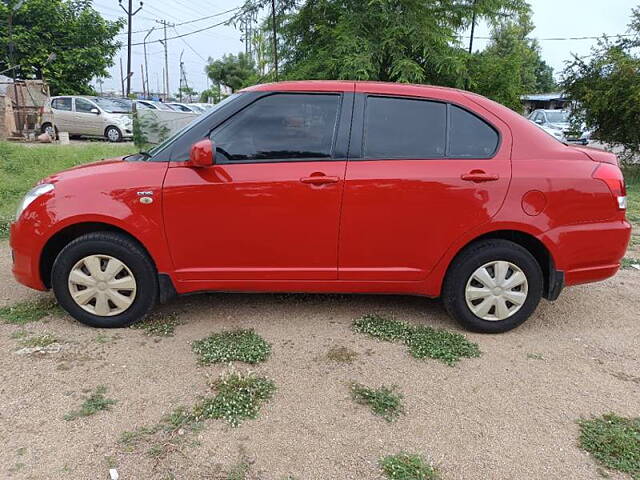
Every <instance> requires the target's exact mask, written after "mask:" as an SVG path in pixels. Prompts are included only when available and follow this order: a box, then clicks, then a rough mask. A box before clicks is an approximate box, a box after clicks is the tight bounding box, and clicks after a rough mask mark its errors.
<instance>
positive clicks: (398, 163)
mask: <svg viewBox="0 0 640 480" xmlns="http://www.w3.org/2000/svg"><path fill="white" fill-rule="evenodd" d="M625 195H626V193H625V186H624V180H623V177H622V174H621V172H620V169H619V168H618V164H617V159H616V157H615V156H614V155H613V154H610V153H606V152H603V151H598V150H593V149H587V148H580V147H576V146H568V145H565V144H563V143H561V142H559V141H557V140H556V139H555V138H553V137H552V136H550V135H548V134H546V133H545V132H544V131H542V130H540V129H539V128H537V127H536V126H535V125H533V124H532V123H531V122H529V121H528V120H527V119H525V118H524V117H522V116H520V115H518V114H517V113H515V112H513V111H511V110H509V109H508V108H505V107H503V106H501V105H499V104H497V103H495V102H492V101H490V100H488V99H486V98H483V97H481V96H478V95H475V94H472V93H469V92H464V91H459V90H453V89H447V88H439V87H430V86H421V85H420V86H419V85H401V84H388V83H367V82H352V81H307V82H285V83H275V84H269V85H258V86H255V87H251V88H248V89H246V90H243V91H241V92H239V93H237V94H234V95H232V96H231V97H229V98H227V99H226V100H225V101H223V102H221V103H220V104H218V105H216V107H215V108H213V109H211V110H209V112H208V113H207V114H205V115H202V116H201V117H199V118H198V119H197V120H196V121H195V122H194V123H192V124H190V125H189V126H188V127H187V128H186V129H184V130H183V131H181V132H179V133H178V134H176V135H175V136H173V137H172V138H170V139H169V140H167V141H165V142H164V143H162V144H160V145H158V146H157V147H155V148H154V149H153V150H151V151H150V152H148V153H139V154H135V155H130V156H128V157H124V158H118V159H113V160H106V161H101V162H97V163H94V164H91V165H85V166H82V167H79V168H75V169H71V170H67V171H65V172H61V173H58V174H56V175H53V176H51V177H49V178H47V179H44V180H42V181H41V182H40V183H39V184H38V185H37V186H36V187H35V188H34V189H33V190H31V191H30V192H29V193H28V194H27V195H26V197H25V199H24V201H23V202H22V204H21V206H20V208H19V211H18V215H17V219H16V222H15V223H14V224H13V225H12V226H11V247H12V249H13V258H14V263H13V272H14V274H15V276H16V278H17V279H18V280H19V281H20V282H22V283H23V284H25V285H27V286H29V287H32V288H35V289H38V290H45V289H49V288H52V289H53V291H54V292H55V295H56V297H57V299H58V302H59V303H60V304H61V305H62V306H63V307H64V308H65V309H66V310H67V311H68V312H69V313H70V314H71V315H72V316H74V317H75V318H76V319H78V320H80V321H81V322H84V323H86V324H89V325H93V326H97V327H122V326H125V325H128V324H131V323H132V322H135V321H136V320H139V319H140V318H142V317H143V316H144V315H145V314H146V313H147V312H149V310H150V309H151V308H153V306H154V305H155V304H156V302H158V301H160V302H164V301H167V300H168V299H169V298H171V297H172V296H174V295H175V294H185V293H190V292H197V291H245V292H247V291H255V292H358V293H395V294H414V295H424V296H428V297H438V296H440V297H442V298H443V301H444V304H445V306H446V308H447V310H448V312H449V313H450V314H451V315H452V316H453V317H454V318H456V319H457V320H458V321H460V322H461V323H462V324H463V325H465V326H466V327H468V328H470V329H473V330H477V331H483V332H502V331H506V330H509V329H512V328H514V327H516V326H518V325H520V324H521V323H522V322H524V321H525V320H526V319H527V318H528V317H529V316H530V315H531V314H532V313H533V311H534V310H535V309H536V306H537V305H538V302H539V301H540V299H541V297H545V298H547V299H549V300H555V299H556V298H557V297H558V295H559V294H560V291H561V290H562V288H563V287H565V286H571V285H576V284H580V283H585V282H594V281H599V280H603V279H605V278H607V277H610V276H612V275H614V274H615V273H616V271H617V270H618V268H619V266H620V259H621V258H622V257H623V255H624V253H625V250H626V247H627V244H628V241H629V237H630V232H631V228H630V225H629V224H628V223H627V222H626V221H625V209H626V196H625Z"/></svg>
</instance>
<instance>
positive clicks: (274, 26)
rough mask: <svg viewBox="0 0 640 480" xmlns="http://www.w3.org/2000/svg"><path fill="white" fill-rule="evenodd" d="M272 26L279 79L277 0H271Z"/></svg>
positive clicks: (274, 55) (274, 59)
mask: <svg viewBox="0 0 640 480" xmlns="http://www.w3.org/2000/svg"><path fill="white" fill-rule="evenodd" d="M271 23H272V25H271V27H272V29H273V65H274V70H275V74H276V82H277V81H278V37H277V36H276V34H277V32H276V0H271Z"/></svg>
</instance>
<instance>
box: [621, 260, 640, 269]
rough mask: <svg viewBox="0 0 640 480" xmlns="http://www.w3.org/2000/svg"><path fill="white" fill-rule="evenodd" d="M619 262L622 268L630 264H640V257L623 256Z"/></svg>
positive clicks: (628, 266) (629, 266)
mask: <svg viewBox="0 0 640 480" xmlns="http://www.w3.org/2000/svg"><path fill="white" fill-rule="evenodd" d="M620 263H621V265H622V268H632V267H631V265H640V259H638V258H631V257H624V258H623V259H622V261H621V262H620Z"/></svg>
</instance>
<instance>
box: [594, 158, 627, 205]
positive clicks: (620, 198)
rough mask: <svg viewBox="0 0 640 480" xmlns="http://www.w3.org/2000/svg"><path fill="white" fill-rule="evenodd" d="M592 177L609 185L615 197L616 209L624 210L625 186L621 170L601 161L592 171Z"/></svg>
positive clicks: (625, 201)
mask: <svg viewBox="0 0 640 480" xmlns="http://www.w3.org/2000/svg"><path fill="white" fill-rule="evenodd" d="M593 178H595V179H597V180H601V181H603V182H604V183H605V184H606V185H607V187H609V190H610V191H611V195H613V196H614V197H615V198H616V201H617V203H618V209H620V210H626V208H627V187H626V186H625V184H624V178H623V176H622V172H621V171H620V169H619V168H618V167H617V166H616V165H611V164H610V163H601V164H600V165H598V167H597V168H596V170H595V172H593Z"/></svg>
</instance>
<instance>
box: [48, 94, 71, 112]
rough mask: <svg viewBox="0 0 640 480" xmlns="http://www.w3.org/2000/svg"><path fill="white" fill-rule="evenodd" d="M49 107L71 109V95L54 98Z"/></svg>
mask: <svg viewBox="0 0 640 480" xmlns="http://www.w3.org/2000/svg"><path fill="white" fill-rule="evenodd" d="M51 108H54V109H56V110H65V111H69V112H70V111H71V97H64V98H54V99H53V101H52V102H51Z"/></svg>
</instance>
